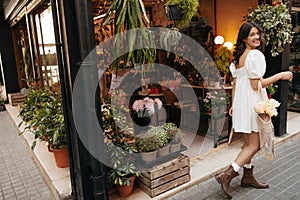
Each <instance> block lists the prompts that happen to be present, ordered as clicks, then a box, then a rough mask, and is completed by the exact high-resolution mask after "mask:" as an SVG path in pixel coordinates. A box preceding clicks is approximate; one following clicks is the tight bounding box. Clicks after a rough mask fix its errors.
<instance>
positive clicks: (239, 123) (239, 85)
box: [215, 22, 293, 198]
mask: <svg viewBox="0 0 300 200" xmlns="http://www.w3.org/2000/svg"><path fill="white" fill-rule="evenodd" d="M263 48H264V40H263V37H262V29H261V28H260V27H259V26H258V25H257V24H255V23H251V22H246V23H244V24H243V25H242V26H241V28H240V30H239V33H238V38H237V42H236V45H235V50H234V52H233V55H234V60H233V63H232V64H231V65H230V71H231V73H232V75H233V78H234V85H233V89H232V107H231V108H230V110H229V114H230V115H231V116H232V122H233V128H234V131H235V132H239V133H243V135H244V145H243V148H242V150H241V151H240V153H239V154H238V155H237V157H236V159H235V160H234V162H233V163H232V164H231V166H229V168H228V169H226V170H225V171H223V172H221V173H220V174H218V175H216V176H215V178H216V179H217V181H218V182H219V183H220V184H221V187H222V189H223V191H224V193H225V194H226V195H227V197H228V198H232V196H231V194H230V192H229V184H230V182H231V180H232V179H233V178H234V177H236V176H238V175H239V173H238V171H239V169H240V168H241V167H243V169H244V174H243V177H242V181H241V186H242V187H248V186H251V187H255V188H260V189H263V188H268V187H269V185H268V184H265V183H260V182H258V181H257V180H256V179H255V178H254V176H253V166H252V165H251V160H252V158H253V156H254V155H255V154H256V153H257V152H258V151H259V148H260V147H259V135H258V125H257V118H256V116H257V114H256V113H255V111H254V105H255V104H256V103H257V102H258V101H259V94H258V82H259V81H261V84H262V87H263V88H264V89H263V91H264V93H265V95H266V91H265V87H267V86H269V85H270V84H272V83H274V82H276V81H278V80H289V81H291V80H292V78H293V74H292V73H291V72H280V73H278V74H275V75H273V76H271V77H269V78H262V77H263V75H264V73H265V71H266V62H265V57H264V55H263V53H262V51H263Z"/></svg>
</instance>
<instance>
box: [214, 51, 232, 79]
mask: <svg viewBox="0 0 300 200" xmlns="http://www.w3.org/2000/svg"><path fill="white" fill-rule="evenodd" d="M232 56H233V54H232V52H231V51H230V50H229V49H228V48H227V47H221V48H219V49H217V50H216V53H215V63H216V65H217V67H218V69H219V71H220V72H222V73H224V74H228V73H229V65H230V62H231V59H232Z"/></svg>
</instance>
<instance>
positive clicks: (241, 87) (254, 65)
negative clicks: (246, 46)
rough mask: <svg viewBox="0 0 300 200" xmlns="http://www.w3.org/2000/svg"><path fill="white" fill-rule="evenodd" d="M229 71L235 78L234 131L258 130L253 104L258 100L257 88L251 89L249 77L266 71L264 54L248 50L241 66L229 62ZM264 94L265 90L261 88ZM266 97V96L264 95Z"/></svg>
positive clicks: (254, 76)
mask: <svg viewBox="0 0 300 200" xmlns="http://www.w3.org/2000/svg"><path fill="white" fill-rule="evenodd" d="M229 68H230V72H231V74H232V76H233V77H235V78H236V85H235V95H234V103H233V107H232V109H233V113H232V127H233V128H234V132H241V133H249V134H250V133H251V132H252V131H254V132H258V125H257V123H258V122H257V113H255V111H254V105H255V104H256V103H257V102H258V101H259V95H258V92H257V90H253V88H252V86H251V83H250V79H251V78H262V77H263V75H264V74H265V71H266V61H265V56H264V55H263V53H262V52H260V51H259V50H257V49H254V50H250V51H249V53H248V55H247V57H246V60H245V64H244V66H243V67H241V68H239V69H236V67H235V64H234V63H231V65H230V67H229ZM263 91H264V93H265V96H267V93H266V90H265V89H263ZM266 98H267V97H266Z"/></svg>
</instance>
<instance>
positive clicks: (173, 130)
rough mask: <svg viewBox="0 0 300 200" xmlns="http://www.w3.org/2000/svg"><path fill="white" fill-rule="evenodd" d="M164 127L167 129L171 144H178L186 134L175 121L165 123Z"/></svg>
mask: <svg viewBox="0 0 300 200" xmlns="http://www.w3.org/2000/svg"><path fill="white" fill-rule="evenodd" d="M162 128H163V129H165V131H166V134H167V135H168V140H169V142H170V144H178V143H181V142H182V140H183V137H184V134H183V132H182V131H181V130H180V129H179V128H178V127H177V126H176V125H175V124H174V123H170V122H168V123H164V124H163V125H162Z"/></svg>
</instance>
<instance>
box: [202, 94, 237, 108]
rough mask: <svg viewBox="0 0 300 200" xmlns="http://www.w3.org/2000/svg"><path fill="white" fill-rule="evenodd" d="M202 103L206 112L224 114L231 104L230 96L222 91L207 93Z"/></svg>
mask: <svg viewBox="0 0 300 200" xmlns="http://www.w3.org/2000/svg"><path fill="white" fill-rule="evenodd" d="M203 102H204V107H205V108H206V109H207V110H206V111H207V112H213V113H220V112H225V111H226V110H227V108H226V106H228V105H230V103H231V95H230V94H229V93H228V92H224V91H220V92H218V91H213V92H207V93H206V96H205V98H204V99H203ZM212 108H214V110H212ZM216 111H217V112H216Z"/></svg>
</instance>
